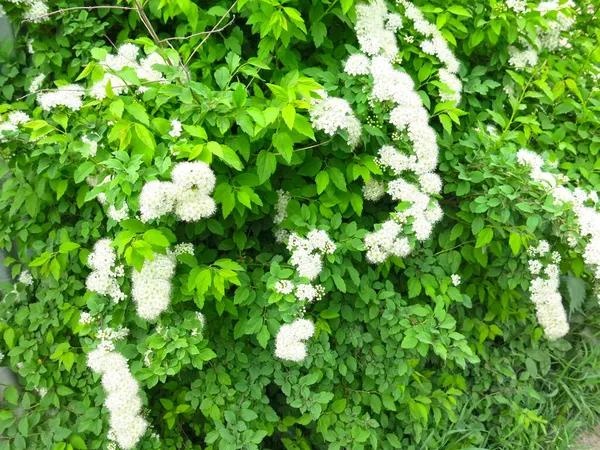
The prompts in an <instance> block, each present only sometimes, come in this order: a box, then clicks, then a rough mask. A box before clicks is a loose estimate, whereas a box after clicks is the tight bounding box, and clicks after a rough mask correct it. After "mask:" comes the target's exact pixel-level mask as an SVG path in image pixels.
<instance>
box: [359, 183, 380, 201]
mask: <svg viewBox="0 0 600 450" xmlns="http://www.w3.org/2000/svg"><path fill="white" fill-rule="evenodd" d="M384 195H385V183H383V181H377V180H376V179H374V178H370V179H369V182H368V183H367V184H365V185H364V186H363V197H364V198H365V200H367V201H370V202H377V201H379V200H380V199H381V198H382V197H383V196H384Z"/></svg>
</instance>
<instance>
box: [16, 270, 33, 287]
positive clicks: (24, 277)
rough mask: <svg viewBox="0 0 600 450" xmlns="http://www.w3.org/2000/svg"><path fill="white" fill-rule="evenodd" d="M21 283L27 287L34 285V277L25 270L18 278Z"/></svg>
mask: <svg viewBox="0 0 600 450" xmlns="http://www.w3.org/2000/svg"><path fill="white" fill-rule="evenodd" d="M17 281H18V282H19V283H23V284H24V285H25V286H31V285H33V276H32V275H31V272H30V271H29V270H24V271H23V272H21V273H20V274H19V278H17Z"/></svg>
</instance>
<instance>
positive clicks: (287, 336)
mask: <svg viewBox="0 0 600 450" xmlns="http://www.w3.org/2000/svg"><path fill="white" fill-rule="evenodd" d="M313 334H315V325H314V324H313V323H312V322H311V321H310V320H307V319H296V320H295V321H294V322H292V323H288V324H285V325H283V326H282V327H281V328H280V329H279V332H278V333H277V337H276V338H275V356H277V357H278V358H280V359H283V360H286V361H294V362H300V361H302V360H303V359H304V358H306V344H305V343H304V342H303V341H306V340H307V339H310V338H311V337H312V336H313Z"/></svg>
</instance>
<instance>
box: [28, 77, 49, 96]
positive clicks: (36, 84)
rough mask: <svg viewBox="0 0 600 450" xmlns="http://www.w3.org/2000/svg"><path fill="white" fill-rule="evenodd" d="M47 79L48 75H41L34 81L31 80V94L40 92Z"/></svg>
mask: <svg viewBox="0 0 600 450" xmlns="http://www.w3.org/2000/svg"><path fill="white" fill-rule="evenodd" d="M45 79H46V74H44V73H40V74H38V75H37V76H36V77H35V78H34V79H33V80H31V84H30V85H29V92H30V93H34V92H37V91H39V90H40V87H42V83H43V82H44V80H45Z"/></svg>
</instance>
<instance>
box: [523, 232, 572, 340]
mask: <svg viewBox="0 0 600 450" xmlns="http://www.w3.org/2000/svg"><path fill="white" fill-rule="evenodd" d="M528 253H529V256H530V257H531V258H536V259H533V260H530V261H529V268H530V271H531V274H532V277H533V278H532V280H531V285H530V286H529V292H530V293H531V301H532V302H533V304H534V305H535V309H536V316H537V320H538V323H539V324H540V326H541V327H542V328H543V329H544V332H545V334H546V337H547V338H548V339H549V340H551V341H553V340H556V339H559V338H561V337H563V336H565V335H566V334H567V333H568V332H569V323H568V321H567V313H566V312H565V309H564V307H563V305H562V297H561V295H560V292H559V291H558V287H559V285H560V270H559V268H558V262H560V256H558V260H557V259H556V257H557V253H556V252H554V253H552V254H551V253H550V245H549V244H548V242H547V241H543V240H542V241H540V242H539V245H538V246H537V247H530V248H529V250H528ZM549 255H551V256H549ZM544 258H545V259H550V258H552V260H553V262H552V263H550V264H547V265H546V267H545V268H544V264H543V262H542V260H543V259H544Z"/></svg>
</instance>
